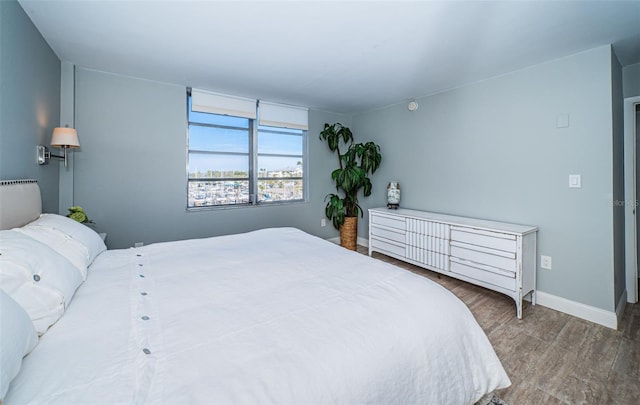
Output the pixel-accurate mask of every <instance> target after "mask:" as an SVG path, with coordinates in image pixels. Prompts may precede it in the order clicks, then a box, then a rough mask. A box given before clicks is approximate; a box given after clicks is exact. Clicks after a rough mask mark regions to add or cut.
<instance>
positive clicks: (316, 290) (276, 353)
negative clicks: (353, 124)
mask: <svg viewBox="0 0 640 405" xmlns="http://www.w3.org/2000/svg"><path fill="white" fill-rule="evenodd" d="M141 276H144V277H141ZM143 293H146V295H143ZM143 317H148V318H149V319H148V320H143ZM144 349H148V351H149V354H146V353H145V352H144V351H143V350H144ZM509 384H510V382H509V379H508V377H507V376H506V374H505V372H504V369H503V368H502V366H501V364H500V361H499V360H498V358H497V357H496V355H495V353H494V351H493V349H492V347H491V345H490V343H489V341H488V339H487V337H486V336H485V334H484V332H483V331H482V329H481V328H480V327H479V326H478V324H477V323H476V321H475V319H474V318H473V316H472V315H471V313H470V312H469V310H468V309H467V307H466V306H465V305H464V304H463V303H462V302H461V301H459V300H458V299H457V298H456V297H454V296H453V295H452V294H451V293H450V292H449V291H447V290H446V289H444V288H442V287H441V286H439V285H437V284H436V283H433V282H431V281H430V280H428V279H425V278H423V277H421V276H418V275H415V274H413V273H410V272H408V271H405V270H402V269H399V268H396V267H394V266H392V265H389V264H387V263H383V262H381V261H378V260H374V259H371V258H368V257H366V256H364V255H361V254H358V253H354V252H350V251H347V250H345V249H343V248H340V247H338V246H336V245H333V244H331V243H329V242H327V241H324V240H321V239H318V238H315V237H313V236H310V235H308V234H306V233H304V232H302V231H299V230H296V229H292V228H280V229H266V230H261V231H256V232H251V233H247V234H242V235H230V236H223V237H217V238H210V239H199V240H190V241H180V242H170V243H160V244H154V245H148V246H145V247H143V248H138V249H125V250H112V251H106V252H104V253H102V254H100V255H99V256H98V257H97V258H96V260H95V261H94V263H93V265H92V266H91V267H90V268H89V274H88V277H87V280H86V281H85V283H84V284H83V285H82V286H81V287H80V288H79V289H78V291H77V292H76V294H75V297H74V299H73V301H72V302H71V304H70V305H69V307H68V309H67V310H66V312H65V314H64V316H63V317H62V318H61V319H60V320H59V321H58V322H57V323H56V324H54V325H53V326H52V327H51V328H50V329H49V331H48V332H47V333H46V334H45V335H44V336H42V338H41V340H40V343H39V344H38V346H37V347H36V348H35V349H34V350H33V351H32V352H31V353H30V354H29V355H28V356H27V357H26V358H25V359H24V362H23V365H22V369H21V371H20V374H18V376H17V377H16V379H15V380H14V381H13V382H12V383H11V386H10V389H9V393H8V395H7V397H6V398H5V399H4V401H3V403H4V405H11V404H28V403H30V404H39V403H59V404H74V403H77V404H99V403H109V404H116V403H167V404H187V403H188V404H195V403H199V404H257V403H284V404H304V403H308V404H324V403H326V404H328V403H349V404H361V403H374V404H390V403H404V404H408V403H411V404H417V403H420V404H453V405H463V404H473V403H474V402H475V401H477V400H479V399H480V398H481V397H482V396H483V395H485V394H487V393H489V392H492V391H493V390H495V389H499V388H503V387H506V386H508V385H509Z"/></svg>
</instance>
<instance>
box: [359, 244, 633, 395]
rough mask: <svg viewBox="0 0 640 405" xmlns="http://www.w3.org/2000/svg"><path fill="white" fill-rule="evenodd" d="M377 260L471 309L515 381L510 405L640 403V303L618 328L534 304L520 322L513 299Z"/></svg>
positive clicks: (361, 249)
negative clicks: (407, 272) (418, 277)
mask: <svg viewBox="0 0 640 405" xmlns="http://www.w3.org/2000/svg"><path fill="white" fill-rule="evenodd" d="M358 251H359V252H360V253H363V254H367V249H366V248H365V247H362V246H358ZM373 257H374V258H377V259H380V260H383V261H386V262H390V263H393V264H395V265H397V266H399V267H402V268H405V269H407V270H410V271H412V272H414V273H417V274H420V275H422V276H425V277H427V278H429V279H431V280H434V281H436V282H438V283H440V284H441V285H443V286H444V287H446V288H447V289H449V290H450V291H451V292H453V293H454V294H455V295H456V296H458V297H459V298H460V299H461V300H462V301H463V302H464V303H466V304H467V306H468V307H469V309H470V310H471V312H472V313H473V314H474V316H475V317H476V319H477V321H478V323H479V324H480V326H481V327H482V328H483V329H484V331H485V332H486V334H487V336H488V337H489V340H490V341H491V343H492V344H493V347H494V349H495V351H496V353H497V354H498V357H499V358H500V360H501V361H502V364H503V366H504V368H505V369H506V371H507V374H508V375H509V377H510V378H511V382H512V385H511V387H509V388H507V389H504V390H500V391H499V392H497V394H498V395H499V396H500V397H501V398H502V399H503V400H505V401H507V402H508V403H509V405H529V404H545V405H548V404H571V405H574V404H603V405H609V404H615V405H623V404H624V405H627V404H628V405H637V404H640V304H633V305H631V304H628V305H627V307H626V309H625V312H624V317H623V320H622V325H621V327H620V329H619V330H613V329H609V328H606V327H604V326H600V325H598V324H595V323H591V322H588V321H584V320H582V319H579V318H575V317H573V316H571V315H567V314H564V313H562V312H558V311H554V310H552V309H549V308H545V307H543V306H540V305H536V306H532V305H531V304H530V303H528V302H527V303H526V305H525V307H524V316H523V319H522V320H519V319H517V318H516V307H515V303H514V302H513V300H512V299H511V298H509V297H507V296H504V295H502V294H498V293H496V292H494V291H490V290H487V289H485V288H482V287H478V286H474V285H472V284H469V283H465V282H463V281H459V280H456V279H453V278H450V277H447V276H444V275H440V274H438V273H435V272H432V271H428V270H425V269H422V268H419V267H416V266H413V265H411V264H408V263H404V262H402V261H399V260H396V259H393V258H390V257H388V256H384V255H382V254H378V253H374V254H373Z"/></svg>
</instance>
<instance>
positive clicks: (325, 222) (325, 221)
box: [320, 218, 327, 227]
mask: <svg viewBox="0 0 640 405" xmlns="http://www.w3.org/2000/svg"><path fill="white" fill-rule="evenodd" d="M320 226H321V227H325V226H327V220H326V218H322V219H321V220H320Z"/></svg>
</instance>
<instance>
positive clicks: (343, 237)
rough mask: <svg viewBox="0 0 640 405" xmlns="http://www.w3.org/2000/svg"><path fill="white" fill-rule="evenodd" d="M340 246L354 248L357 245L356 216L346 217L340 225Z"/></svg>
mask: <svg viewBox="0 0 640 405" xmlns="http://www.w3.org/2000/svg"><path fill="white" fill-rule="evenodd" d="M340 246H342V247H344V248H346V249H349V250H356V247H357V246H358V217H346V218H345V219H344V224H342V226H341V227H340Z"/></svg>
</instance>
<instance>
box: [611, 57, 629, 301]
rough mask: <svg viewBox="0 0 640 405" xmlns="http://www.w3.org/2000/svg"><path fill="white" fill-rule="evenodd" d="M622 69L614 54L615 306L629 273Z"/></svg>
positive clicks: (612, 65) (612, 74)
mask: <svg viewBox="0 0 640 405" xmlns="http://www.w3.org/2000/svg"><path fill="white" fill-rule="evenodd" d="M622 92H623V86H622V66H621V65H620V62H619V61H618V58H617V57H616V55H615V53H614V52H611V118H612V122H611V129H612V135H613V137H612V139H613V201H615V202H616V203H614V204H612V210H613V259H614V261H613V288H614V297H613V305H614V308H615V305H616V304H617V303H618V301H619V300H620V298H621V297H622V295H623V294H624V290H625V284H626V272H625V267H624V256H625V253H624V252H625V246H624V245H625V240H624V226H625V221H624V204H622V203H620V202H623V201H624V200H625V199H624V99H623V96H622Z"/></svg>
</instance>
